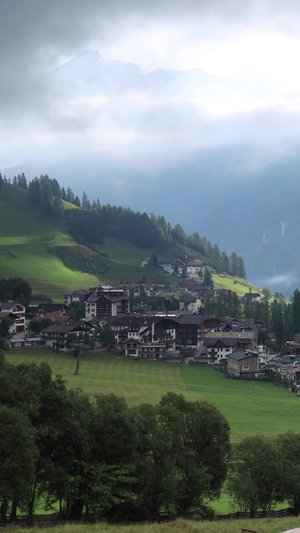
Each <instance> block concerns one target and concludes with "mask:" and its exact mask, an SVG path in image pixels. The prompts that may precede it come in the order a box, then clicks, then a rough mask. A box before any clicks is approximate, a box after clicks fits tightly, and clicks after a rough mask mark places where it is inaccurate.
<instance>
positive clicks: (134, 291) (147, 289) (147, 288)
mask: <svg viewBox="0 0 300 533" xmlns="http://www.w3.org/2000/svg"><path fill="white" fill-rule="evenodd" d="M119 288H120V289H122V290H123V291H127V292H128V293H129V294H131V295H132V296H135V297H136V296H140V295H141V294H143V293H145V294H146V296H153V295H154V292H155V291H154V284H153V283H120V285H119Z"/></svg>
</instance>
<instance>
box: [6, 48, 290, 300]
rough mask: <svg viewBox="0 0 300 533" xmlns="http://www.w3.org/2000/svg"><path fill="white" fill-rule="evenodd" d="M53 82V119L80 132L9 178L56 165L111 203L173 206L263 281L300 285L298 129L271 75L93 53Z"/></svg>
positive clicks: (188, 227) (188, 224)
mask: <svg viewBox="0 0 300 533" xmlns="http://www.w3.org/2000/svg"><path fill="white" fill-rule="evenodd" d="M46 80H47V83H48V85H49V87H52V88H53V87H54V88H55V90H56V91H57V94H58V95H59V97H60V100H59V105H57V108H58V109H59V115H58V117H57V119H56V121H55V120H54V118H52V121H51V126H52V127H53V128H55V127H56V128H57V131H60V132H62V134H63V135H65V132H69V130H70V131H71V132H72V142H71V144H70V146H69V147H68V146H66V144H65V142H64V143H63V144H62V146H61V152H60V153H59V154H58V155H57V156H56V157H54V156H53V154H52V152H51V150H50V151H49V150H48V152H47V153H46V152H45V153H44V154H43V155H42V156H39V155H38V152H37V154H36V156H35V157H33V158H31V161H29V162H27V163H26V164H24V165H21V166H20V167H16V168H13V169H5V170H4V173H5V174H6V175H7V176H8V177H9V176H10V177H12V176H13V175H14V174H16V173H17V172H18V171H24V172H25V173H26V175H27V177H29V178H30V179H31V178H33V177H34V176H35V175H39V174H41V173H42V172H45V171H46V172H47V173H48V174H49V175H50V176H51V177H55V178H57V179H59V180H61V179H62V178H63V181H64V183H65V184H66V186H71V187H72V188H73V190H74V191H75V192H76V194H78V195H81V194H82V189H84V190H85V191H86V193H87V195H88V196H89V198H90V199H92V200H93V199H96V198H99V200H100V202H101V203H102V204H106V203H110V204H112V205H123V206H128V207H130V208H131V209H133V210H138V211H141V212H144V211H145V212H147V213H154V214H155V215H164V216H165V218H166V219H167V220H169V221H170V222H171V224H176V223H179V224H180V225H181V226H182V227H183V228H184V230H185V231H186V232H189V233H193V232H198V233H199V234H200V235H205V236H206V237H207V238H208V239H209V240H210V241H212V242H217V243H218V245H219V247H220V248H221V249H224V250H225V251H226V252H227V253H228V254H230V253H231V252H232V250H235V251H236V253H237V254H238V255H241V256H242V257H243V259H244V261H245V266H246V270H247V273H248V276H249V278H250V279H251V280H253V281H254V282H255V283H256V285H258V286H268V287H270V288H271V289H272V290H274V291H282V292H284V293H285V294H286V295H287V296H289V295H291V294H292V292H293V290H294V289H295V287H297V285H298V286H299V284H300V273H299V272H300V271H299V268H298V267H299V262H300V252H299V246H298V243H299V240H300V230H299V228H300V224H299V220H298V219H299V215H298V212H299V211H298V205H297V204H298V197H299V186H300V185H299V180H298V173H299V166H300V149H299V147H298V146H297V145H294V144H292V142H290V137H289V136H290V131H294V130H295V128H296V125H295V124H293V123H290V122H288V120H287V117H286V115H284V113H283V112H279V111H277V110H274V112H273V111H272V109H269V108H266V109H265V107H264V106H266V105H267V104H268V98H269V95H268V91H267V87H268V84H267V83H266V84H265V87H266V89H265V91H263V92H262V93H261V87H264V84H263V83H261V82H262V81H263V80H260V82H259V83H257V86H256V85H255V84H254V82H251V83H250V82H249V80H248V79H247V78H246V77H243V76H241V75H240V76H236V75H235V76H228V77H227V78H220V77H217V76H214V75H211V74H208V73H206V72H204V71H202V70H197V69H195V70H188V71H176V70H163V69H158V70H155V71H153V72H148V73H144V72H142V70H141V68H140V67H139V66H138V65H135V64H132V63H124V62H122V61H118V60H106V59H104V58H102V57H101V56H100V55H99V54H98V53H97V52H94V51H87V52H85V53H82V54H80V55H79V56H78V57H76V58H74V59H73V60H71V61H69V62H67V63H65V64H64V65H62V66H61V67H59V68H57V69H56V70H55V71H53V72H51V73H49V74H48V75H47V78H46ZM241 88H242V93H243V96H244V100H243V102H242V103H241V102H240V101H238V100H237V95H238V94H240V93H241ZM258 93H259V94H260V97H261V98H262V110H261V111H257V112H255V113H254V114H250V113H248V112H247V109H248V107H247V106H249V108H251V105H252V104H251V98H253V96H255V95H257V94H258ZM274 95H275V96H276V86H274V94H273V96H274ZM224 98H227V104H228V101H230V102H231V104H232V107H233V109H237V112H235V113H233V114H230V113H229V114H228V113H227V108H226V109H225V108H224V111H223V115H222V99H224ZM216 105H218V106H219V108H221V117H220V116H218V117H217V116H215V114H214V106H216ZM239 106H240V107H239ZM219 108H218V109H219ZM239 109H240V111H239ZM52 114H53V117H54V116H55V106H53V109H52ZM281 130H282V135H283V138H284V141H283V142H279V140H278V139H279V137H278V135H279V133H280V132H281ZM278 132H279V133H278ZM65 138H67V136H66V137H64V141H65ZM95 139H96V141H95ZM116 140H117V141H116ZM115 141H116V144H114V143H115ZM81 147H83V148H81ZM68 150H69V155H67V154H68ZM49 154H50V156H49Z"/></svg>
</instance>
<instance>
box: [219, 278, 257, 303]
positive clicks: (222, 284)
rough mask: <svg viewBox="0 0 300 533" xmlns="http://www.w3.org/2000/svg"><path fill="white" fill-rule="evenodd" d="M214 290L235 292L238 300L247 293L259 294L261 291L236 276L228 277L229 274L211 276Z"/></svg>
mask: <svg viewBox="0 0 300 533" xmlns="http://www.w3.org/2000/svg"><path fill="white" fill-rule="evenodd" d="M212 278H213V281H214V288H215V289H227V290H231V291H233V292H236V294H237V295H238V297H239V298H242V297H243V296H244V294H245V293H246V292H247V293H248V292H249V289H250V290H251V292H261V289H259V288H258V287H256V286H255V285H253V284H252V283H250V282H249V281H246V280H245V279H241V278H238V277H237V276H229V274H212Z"/></svg>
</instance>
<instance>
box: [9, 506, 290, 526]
mask: <svg viewBox="0 0 300 533" xmlns="http://www.w3.org/2000/svg"><path fill="white" fill-rule="evenodd" d="M294 514H295V513H294V509H293V508H292V507H289V508H287V509H279V510H278V511H255V512H254V513H249V512H243V511H237V512H236V513H230V514H226V515H216V516H215V517H214V518H213V519H212V520H213V521H214V520H238V519H241V518H279V517H282V516H294ZM170 519H171V517H170V516H169V514H168V513H159V514H158V515H155V516H154V515H153V516H149V517H148V519H147V521H149V522H159V521H164V520H170ZM92 522H93V520H88V519H87V518H86V517H85V516H83V517H82V518H79V519H74V518H72V519H70V520H68V519H65V520H62V519H61V518H59V517H58V516H57V515H34V517H33V518H32V519H29V518H28V517H27V516H18V517H17V518H16V520H14V521H13V522H11V521H10V520H0V527H1V526H2V527H4V526H11V525H18V526H21V527H24V526H38V527H47V526H54V525H62V524H78V523H81V524H87V523H92Z"/></svg>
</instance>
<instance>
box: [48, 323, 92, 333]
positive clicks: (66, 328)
mask: <svg viewBox="0 0 300 533" xmlns="http://www.w3.org/2000/svg"><path fill="white" fill-rule="evenodd" d="M86 325H87V326H89V327H91V325H90V324H87V323H86V322H81V321H80V320H74V321H73V322H68V323H67V324H52V325H51V326H48V327H47V328H44V329H42V333H69V332H70V331H74V330H77V329H81V327H82V326H86Z"/></svg>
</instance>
